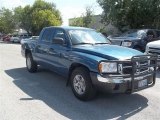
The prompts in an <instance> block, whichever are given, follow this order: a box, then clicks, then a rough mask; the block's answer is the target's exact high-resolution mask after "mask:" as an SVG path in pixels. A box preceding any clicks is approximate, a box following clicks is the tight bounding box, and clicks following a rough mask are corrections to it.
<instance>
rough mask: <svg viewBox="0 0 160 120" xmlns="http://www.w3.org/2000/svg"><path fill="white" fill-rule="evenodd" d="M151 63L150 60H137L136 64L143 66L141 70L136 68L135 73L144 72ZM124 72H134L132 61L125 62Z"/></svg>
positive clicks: (123, 65)
mask: <svg viewBox="0 0 160 120" xmlns="http://www.w3.org/2000/svg"><path fill="white" fill-rule="evenodd" d="M148 65H150V61H141V62H136V64H135V66H137V67H142V68H141V69H140V70H139V69H136V71H134V73H135V74H139V73H143V72H147V71H148V67H145V66H148ZM122 74H132V63H123V64H122Z"/></svg>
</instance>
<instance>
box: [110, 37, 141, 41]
mask: <svg viewBox="0 0 160 120" xmlns="http://www.w3.org/2000/svg"><path fill="white" fill-rule="evenodd" d="M109 39H110V40H111V41H112V40H117V41H125V40H127V41H128V40H130V41H132V40H138V39H140V38H137V37H111V38H109Z"/></svg>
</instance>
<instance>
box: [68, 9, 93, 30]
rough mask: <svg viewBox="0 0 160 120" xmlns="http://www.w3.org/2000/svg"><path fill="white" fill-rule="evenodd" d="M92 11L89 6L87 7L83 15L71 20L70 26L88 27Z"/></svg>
mask: <svg viewBox="0 0 160 120" xmlns="http://www.w3.org/2000/svg"><path fill="white" fill-rule="evenodd" d="M92 16H93V9H92V7H91V6H87V7H86V10H85V13H83V14H82V15H81V17H78V18H73V19H72V20H71V23H70V26H79V27H89V25H90V24H91V22H92Z"/></svg>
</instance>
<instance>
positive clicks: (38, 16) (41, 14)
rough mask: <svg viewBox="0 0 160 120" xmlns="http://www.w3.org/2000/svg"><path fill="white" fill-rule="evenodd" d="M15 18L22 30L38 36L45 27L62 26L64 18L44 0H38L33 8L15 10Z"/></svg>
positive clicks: (53, 6) (26, 7) (51, 4)
mask: <svg viewBox="0 0 160 120" xmlns="http://www.w3.org/2000/svg"><path fill="white" fill-rule="evenodd" d="M14 18H15V21H16V23H17V24H18V26H19V27H20V28H23V29H25V30H26V31H27V32H28V33H29V32H31V33H32V34H36V35H39V33H40V31H41V30H42V28H43V27H47V26H57V25H61V24H62V18H61V15H60V12H59V10H57V9H56V6H55V5H54V4H53V3H49V2H45V1H44V0H36V1H35V2H34V4H33V5H32V6H29V5H27V6H25V7H24V8H22V7H17V8H15V9H14Z"/></svg>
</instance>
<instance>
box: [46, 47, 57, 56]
mask: <svg viewBox="0 0 160 120" xmlns="http://www.w3.org/2000/svg"><path fill="white" fill-rule="evenodd" d="M47 52H48V54H51V55H55V54H56V52H55V50H54V49H53V48H49V49H48V51H47Z"/></svg>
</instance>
